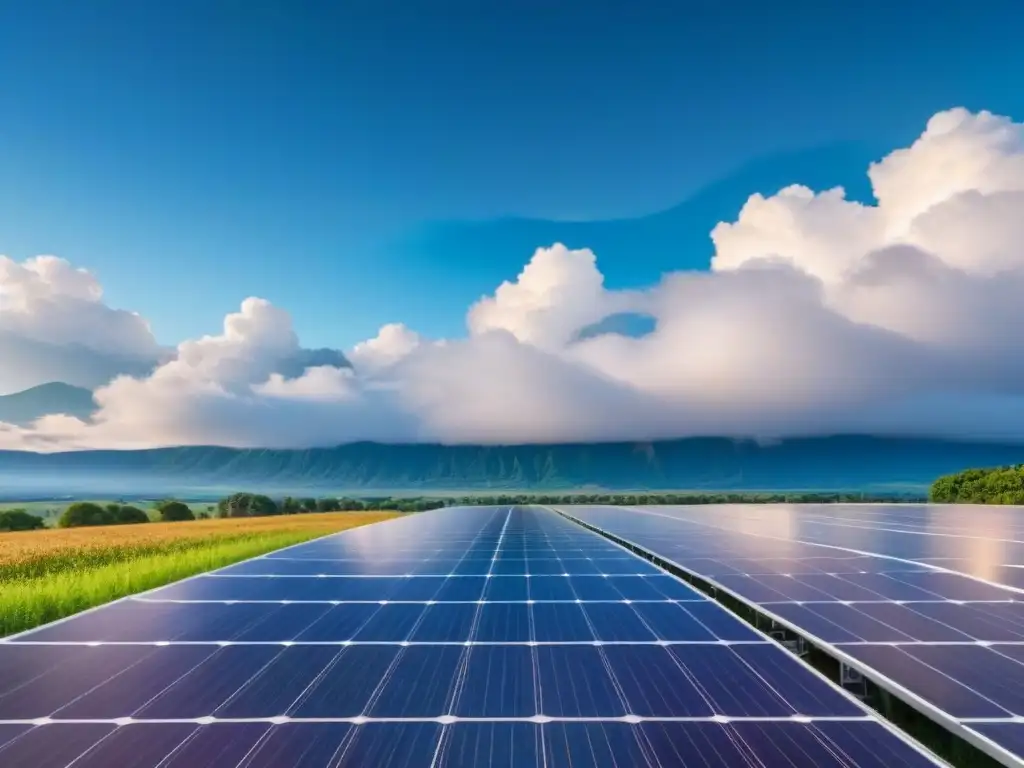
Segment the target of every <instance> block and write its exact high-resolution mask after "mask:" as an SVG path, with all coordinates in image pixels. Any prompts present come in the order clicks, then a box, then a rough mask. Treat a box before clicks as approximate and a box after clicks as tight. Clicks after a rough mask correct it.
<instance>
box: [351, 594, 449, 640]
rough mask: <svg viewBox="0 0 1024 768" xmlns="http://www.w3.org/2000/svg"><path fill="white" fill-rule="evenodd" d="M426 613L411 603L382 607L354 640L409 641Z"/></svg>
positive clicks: (356, 634)
mask: <svg viewBox="0 0 1024 768" xmlns="http://www.w3.org/2000/svg"><path fill="white" fill-rule="evenodd" d="M453 581H454V579H453ZM339 607H340V606H339ZM425 612H426V606H423V605H415V604H411V603H389V604H388V605H382V606H380V608H379V610H377V611H375V612H374V614H373V615H372V616H371V617H370V618H369V619H368V620H367V622H366V623H365V624H363V626H362V627H360V628H359V630H358V631H357V632H356V633H355V635H354V636H353V638H352V639H353V640H357V641H359V642H363V643H367V642H373V643H380V642H392V643H400V642H403V641H405V640H408V639H409V636H410V635H411V634H412V632H413V630H414V629H416V627H417V625H418V624H419V622H420V619H421V618H423V614H424V613H425Z"/></svg>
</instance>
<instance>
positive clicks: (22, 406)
mask: <svg viewBox="0 0 1024 768" xmlns="http://www.w3.org/2000/svg"><path fill="white" fill-rule="evenodd" d="M95 410H96V401H95V400H93V396H92V392H91V391H90V390H88V389H85V388H84V387H75V386H72V385H71V384H64V383H63V382H60V381H53V382H50V383H49V384H40V385H39V386H37V387H32V388H31V389H26V390H24V391H23V392H15V393H14V394H10V395H0V422H6V423H8V424H17V425H19V426H25V425H27V424H31V423H32V422H33V421H35V420H36V419H39V418H42V417H43V416H47V415H52V414H65V415H68V416H74V417H76V418H79V419H87V418H89V417H90V416H91V415H92V414H93V413H94V412H95Z"/></svg>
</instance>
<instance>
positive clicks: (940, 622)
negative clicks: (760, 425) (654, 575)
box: [565, 505, 1024, 765]
mask: <svg viewBox="0 0 1024 768" xmlns="http://www.w3.org/2000/svg"><path fill="white" fill-rule="evenodd" d="M565 512H566V513H567V514H569V515H571V516H572V517H575V518H577V519H579V520H581V521H583V522H585V523H586V524H589V525H592V526H594V527H596V528H598V529H601V530H603V531H606V532H608V533H610V534H613V535H615V536H617V537H619V538H620V539H622V540H626V541H628V542H631V543H633V544H635V545H637V546H639V547H641V548H643V549H646V550H648V551H649V552H651V553H654V554H656V555H658V556H659V557H661V558H662V559H663V560H665V561H668V562H672V563H674V564H676V565H678V566H679V567H681V568H682V569H684V570H687V571H690V572H691V573H693V574H695V575H697V576H700V577H701V578H703V579H705V580H706V581H707V582H709V583H711V584H713V585H714V586H716V587H717V588H719V589H722V590H725V591H728V592H729V593H731V594H732V595H734V596H735V597H738V598H740V599H741V600H743V601H745V602H747V603H749V604H751V605H754V606H755V607H757V608H758V609H759V610H760V611H761V612H762V613H763V614H765V615H767V616H769V617H771V618H772V619H774V620H776V621H777V622H778V623H779V624H782V625H784V626H788V627H789V628H791V629H793V630H794V631H795V632H797V633H798V634H800V635H802V636H804V637H806V638H807V639H809V640H810V641H811V642H814V643H815V644H817V645H819V646H822V647H825V648H827V649H829V650H830V651H831V652H832V653H833V654H834V655H835V656H836V657H837V658H839V659H840V660H842V661H844V662H846V663H847V664H849V665H850V666H853V667H855V668H856V669H858V670H860V671H861V672H862V673H863V674H864V675H866V676H867V677H868V678H869V679H871V680H873V681H874V682H876V683H877V684H878V685H880V686H882V687H883V688H887V689H888V690H890V691H891V692H893V693H895V694H896V695H897V696H900V697H901V698H903V699H904V700H905V701H907V702H908V703H910V704H911V706H914V707H915V708H918V709H920V710H922V711H924V712H925V713H926V714H929V715H930V716H932V717H934V718H935V719H937V720H939V721H940V722H943V723H944V724H946V725H947V726H948V727H950V728H951V729H952V730H954V731H956V732H958V733H960V734H961V735H962V736H964V737H965V738H967V739H968V740H969V741H971V742H972V743H974V744H975V745H977V746H979V747H980V748H982V749H984V750H985V751H986V752H988V753H989V754H991V755H992V756H993V757H995V758H996V759H998V760H1001V761H1002V762H1004V763H1006V764H1007V765H1021V764H1024V751H1022V746H1024V739H1022V737H1021V735H1020V730H1019V725H1020V723H1019V722H1018V721H1019V720H1021V718H1024V600H1022V597H1021V593H1022V592H1024V589H1020V588H1017V587H1014V586H1013V584H1004V583H1001V582H1000V581H999V580H998V579H1000V578H1002V577H1003V576H1005V575H1006V574H1012V573H1016V572H1017V570H1020V569H1019V568H1015V565H1016V564H1017V563H1024V545H1021V544H1020V542H1019V541H1018V540H1016V539H1014V538H1012V537H1014V536H1019V535H1021V534H1020V533H1018V531H1021V532H1024V525H1021V523H1020V522H1019V521H1018V520H1017V519H1016V518H1014V517H1013V514H1012V512H1008V511H1006V510H1000V511H998V512H997V513H992V514H989V513H987V512H980V511H978V510H975V509H971V510H970V512H969V514H968V513H967V512H966V511H965V510H963V509H956V508H954V509H953V511H952V512H950V510H949V509H948V508H946V509H943V508H939V509H936V508H934V507H921V506H917V507H912V506H902V505H901V506H898V507H884V506H867V505H858V506H841V505H837V506H831V507H827V508H826V507H816V506H799V507H794V506H768V505H765V506H750V505H747V506H721V507H715V508H714V509H713V511H712V510H711V509H709V508H708V507H631V508H629V509H628V510H627V509H620V508H614V507H571V508H565ZM965 516H966V517H965ZM971 517H975V518H976V519H977V524H976V525H974V524H972V523H971V522H965V519H966V520H970V518H971ZM957 568H959V569H962V570H957Z"/></svg>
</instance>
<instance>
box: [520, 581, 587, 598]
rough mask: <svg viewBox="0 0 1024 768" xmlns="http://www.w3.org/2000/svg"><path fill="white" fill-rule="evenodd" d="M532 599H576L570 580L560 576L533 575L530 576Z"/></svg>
mask: <svg viewBox="0 0 1024 768" xmlns="http://www.w3.org/2000/svg"><path fill="white" fill-rule="evenodd" d="M530 599H531V600H575V599H576V593H575V592H573V590H572V586H571V585H570V584H569V580H568V579H566V578H564V577H560V576H533V577H531V578H530Z"/></svg>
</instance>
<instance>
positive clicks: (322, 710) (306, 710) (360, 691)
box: [288, 645, 402, 718]
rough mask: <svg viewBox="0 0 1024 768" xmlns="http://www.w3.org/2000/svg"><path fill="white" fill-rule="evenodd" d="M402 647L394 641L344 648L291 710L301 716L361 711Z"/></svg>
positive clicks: (354, 715)
mask: <svg viewBox="0 0 1024 768" xmlns="http://www.w3.org/2000/svg"><path fill="white" fill-rule="evenodd" d="M401 650H402V649H401V647H399V646H394V645H353V646H349V647H348V648H345V649H344V651H342V653H341V654H339V656H338V658H337V659H336V660H334V661H333V662H331V663H330V664H329V665H328V667H327V668H326V669H325V670H324V672H323V674H322V676H320V677H319V678H318V679H317V680H316V681H315V682H314V683H313V684H312V685H311V686H310V688H308V689H307V690H305V691H304V692H303V694H302V696H301V697H300V698H298V699H297V700H296V701H295V702H294V703H293V704H292V706H291V709H290V710H289V711H288V714H289V715H292V716H294V717H300V718H318V717H320V718H322V717H357V716H359V715H362V714H363V713H364V712H365V710H366V707H367V705H368V704H369V703H370V701H371V698H372V696H373V694H374V692H375V691H376V690H377V689H378V688H379V687H380V683H381V681H382V680H383V679H384V677H385V675H386V674H387V673H388V671H389V670H390V669H391V668H392V665H393V664H394V663H395V661H396V659H397V658H398V652H399V651H401Z"/></svg>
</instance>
